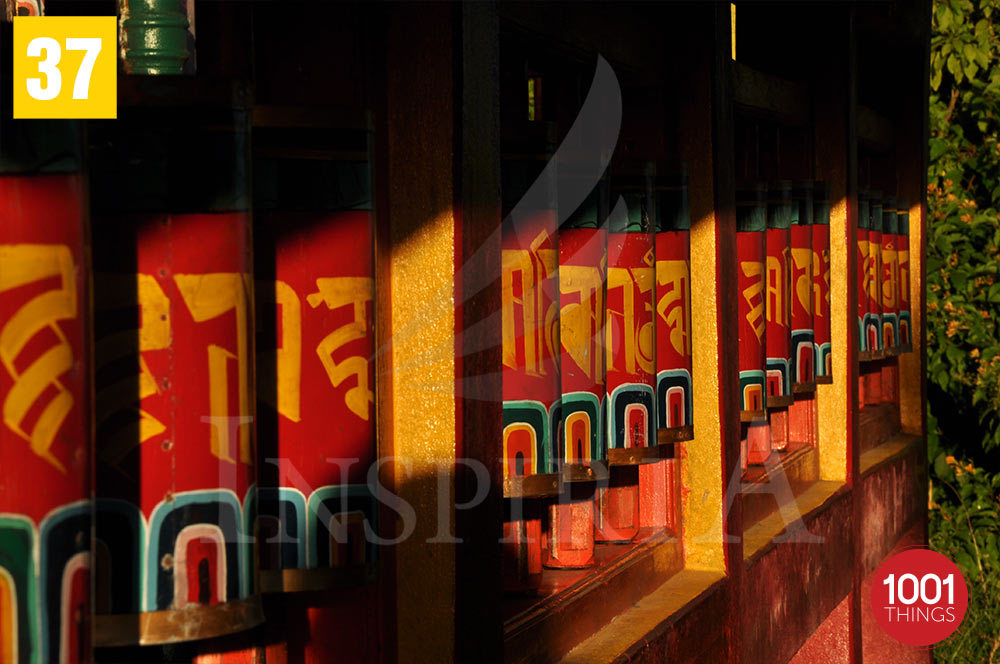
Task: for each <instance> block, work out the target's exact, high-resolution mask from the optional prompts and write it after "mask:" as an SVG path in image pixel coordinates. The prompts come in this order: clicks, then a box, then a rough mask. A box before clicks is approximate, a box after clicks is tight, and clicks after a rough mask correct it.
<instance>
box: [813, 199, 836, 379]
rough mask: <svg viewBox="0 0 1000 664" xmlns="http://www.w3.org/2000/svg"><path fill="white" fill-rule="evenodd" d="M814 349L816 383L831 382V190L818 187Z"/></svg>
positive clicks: (814, 217) (815, 227)
mask: <svg viewBox="0 0 1000 664" xmlns="http://www.w3.org/2000/svg"><path fill="white" fill-rule="evenodd" d="M812 261H813V262H812V269H813V333H814V335H815V336H814V338H813V346H814V348H815V369H816V382H817V383H827V384H829V383H832V382H833V361H832V357H831V349H832V347H831V339H832V337H831V336H830V189H829V187H828V186H826V185H825V184H822V183H820V184H817V185H816V189H815V191H814V196H813V227H812Z"/></svg>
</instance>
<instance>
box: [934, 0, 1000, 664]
mask: <svg viewBox="0 0 1000 664" xmlns="http://www.w3.org/2000/svg"><path fill="white" fill-rule="evenodd" d="M994 18H1000V0H934V11H933V19H932V21H933V26H932V35H931V62H930V65H931V66H930V87H931V95H930V146H929V149H930V164H929V172H928V187H927V194H928V196H927V204H928V212H929V223H928V225H927V244H926V248H927V293H926V296H927V327H926V330H927V372H928V373H927V376H928V386H929V389H928V392H929V397H930V411H931V412H929V414H928V428H929V434H930V435H929V436H928V448H929V458H930V459H932V460H933V468H932V471H931V476H932V481H931V489H930V509H929V529H930V544H931V546H932V547H933V548H935V549H937V550H939V551H941V552H942V553H944V554H945V555H947V556H949V557H951V558H952V559H953V560H954V561H955V562H957V563H958V565H959V566H960V567H961V568H962V571H963V573H964V574H965V577H966V581H967V582H968V585H969V610H968V613H967V614H966V618H965V621H964V623H963V624H962V627H961V628H960V629H959V631H958V633H957V634H956V635H954V636H953V637H952V638H951V639H949V640H948V641H946V642H945V643H942V644H940V645H938V646H937V647H936V648H935V650H934V658H935V660H936V661H939V662H977V663H978V662H1000V601H998V600H997V598H998V597H1000V516H998V515H1000V473H991V472H988V471H987V470H986V469H984V468H983V467H976V466H975V465H974V464H973V463H970V462H969V461H959V460H956V458H955V457H954V456H951V455H950V453H954V454H956V455H957V456H959V457H960V458H965V459H969V458H972V459H976V460H978V461H979V462H980V465H982V462H984V461H985V462H986V463H989V460H990V459H991V458H992V459H993V460H995V459H996V458H997V456H998V454H1000V329H998V325H1000V322H998V321H1000V213H998V210H1000V33H998V29H1000V28H997V27H994ZM935 415H937V418H935ZM949 452H950V453H949Z"/></svg>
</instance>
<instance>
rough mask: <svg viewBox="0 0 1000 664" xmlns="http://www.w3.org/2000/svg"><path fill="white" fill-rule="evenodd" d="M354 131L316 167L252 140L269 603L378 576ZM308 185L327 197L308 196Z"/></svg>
mask: <svg viewBox="0 0 1000 664" xmlns="http://www.w3.org/2000/svg"><path fill="white" fill-rule="evenodd" d="M358 120H359V122H358V123H357V125H356V126H354V127H353V128H352V127H339V128H330V129H328V130H326V131H327V132H328V134H329V138H328V140H326V141H324V145H327V146H328V147H330V148H333V149H334V151H333V153H332V154H330V156H329V157H328V158H327V159H325V160H320V159H316V158H315V155H309V158H301V157H300V158H296V155H297V154H300V151H301V146H299V145H297V144H296V142H295V140H296V137H297V136H298V135H299V134H298V132H297V130H296V129H295V128H286V127H282V126H270V125H268V126H261V127H259V128H258V129H257V130H256V132H257V137H256V139H255V144H254V149H255V151H256V152H257V155H256V158H255V181H254V199H255V203H254V214H255V223H254V227H255V230H254V241H255V252H254V271H255V277H256V285H257V289H256V309H257V313H258V320H259V321H260V323H259V329H258V334H257V341H258V347H257V388H258V389H257V394H258V412H259V414H260V415H259V421H258V448H259V464H260V470H259V489H258V504H259V510H258V511H259V514H258V527H257V530H258V535H259V539H260V541H259V544H258V551H259V556H260V568H261V585H262V589H263V590H264V591H265V592H268V591H281V590H285V591H288V590H320V589H323V588H329V587H336V586H337V585H342V584H343V582H344V580H345V579H346V580H348V581H349V582H354V583H356V582H357V581H360V580H365V579H371V578H372V577H373V576H374V574H375V568H376V564H375V563H376V556H377V551H378V549H377V547H376V546H375V544H374V537H372V536H370V535H374V534H375V533H376V532H377V503H376V501H375V497H374V495H373V494H372V491H371V490H370V488H369V485H368V483H367V480H368V473H369V471H370V470H371V469H372V468H373V466H374V464H375V461H376V445H375V407H374V394H375V372H374V366H373V357H374V353H375V324H374V307H375V301H374V298H375V292H374V291H375V288H374V282H375V279H374V276H375V275H374V233H373V231H374V229H373V225H374V218H373V213H372V209H373V206H372V191H371V166H370V159H369V157H368V155H369V145H370V143H371V140H370V134H369V132H368V131H367V129H366V128H365V122H364V118H362V117H359V118H358ZM320 131H322V130H320V129H313V134H311V137H312V140H315V136H316V134H317V133H318V132H320ZM317 173H322V174H323V175H324V177H325V178H327V179H328V180H327V181H328V182H329V186H328V187H324V188H322V189H318V188H316V187H314V186H311V185H312V183H313V182H314V180H315V177H316V174H317ZM331 256H336V260H331ZM331 570H339V571H340V572H342V574H332V573H331Z"/></svg>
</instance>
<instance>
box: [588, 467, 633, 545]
mask: <svg viewBox="0 0 1000 664" xmlns="http://www.w3.org/2000/svg"><path fill="white" fill-rule="evenodd" d="M609 471H610V477H609V479H608V485H607V487H598V489H597V494H596V498H595V500H594V541H596V542H630V541H632V540H633V539H635V536H636V535H638V534H639V468H638V466H637V465H629V466H612V467H611V468H610V469H609Z"/></svg>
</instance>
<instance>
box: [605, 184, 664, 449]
mask: <svg viewBox="0 0 1000 664" xmlns="http://www.w3.org/2000/svg"><path fill="white" fill-rule="evenodd" d="M650 193H651V191H650V189H649V188H644V189H639V188H628V189H623V190H622V194H621V195H620V196H619V197H618V198H617V202H616V204H615V206H614V208H613V210H612V212H611V217H610V222H611V223H610V229H609V233H608V293H607V319H606V328H605V329H606V335H607V343H606V358H607V360H606V361H607V395H608V397H607V398H608V404H607V408H608V415H607V417H608V433H607V436H608V460H609V461H610V462H611V463H612V464H614V463H619V462H620V459H623V458H626V453H627V451H628V450H630V449H635V448H649V447H653V446H655V445H656V437H655V419H654V417H655V411H654V403H655V402H654V398H653V385H654V381H655V376H654V372H655V358H654V352H655V351H654V348H655V346H654V336H655V329H654V321H653V308H654V306H655V304H654V296H655V290H654V287H655V283H654V282H655V280H656V277H655V267H654V266H655V259H654V244H653V235H652V232H651V228H650V218H649V212H648V205H649V201H650V198H651V196H650Z"/></svg>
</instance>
